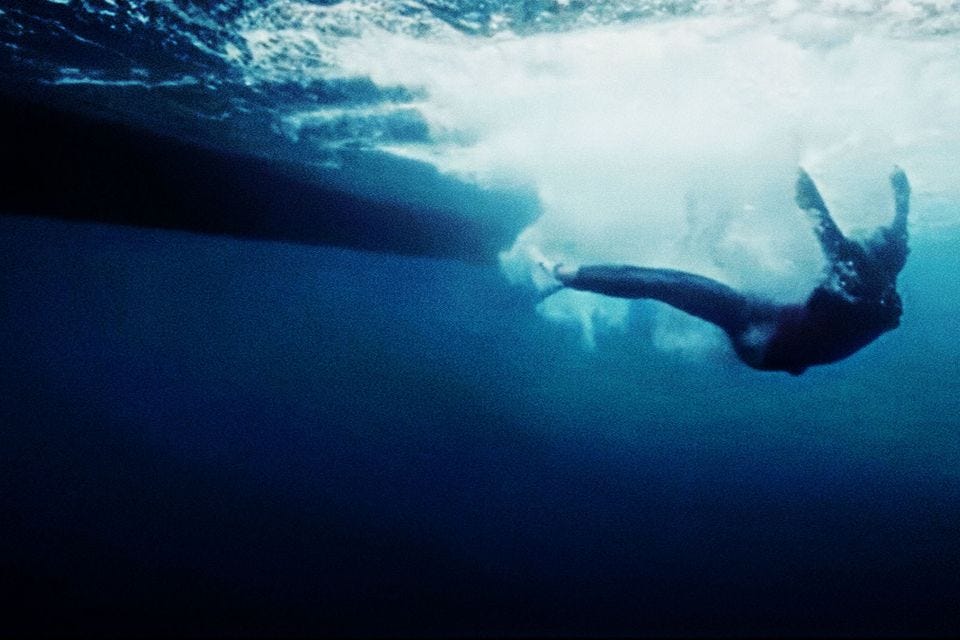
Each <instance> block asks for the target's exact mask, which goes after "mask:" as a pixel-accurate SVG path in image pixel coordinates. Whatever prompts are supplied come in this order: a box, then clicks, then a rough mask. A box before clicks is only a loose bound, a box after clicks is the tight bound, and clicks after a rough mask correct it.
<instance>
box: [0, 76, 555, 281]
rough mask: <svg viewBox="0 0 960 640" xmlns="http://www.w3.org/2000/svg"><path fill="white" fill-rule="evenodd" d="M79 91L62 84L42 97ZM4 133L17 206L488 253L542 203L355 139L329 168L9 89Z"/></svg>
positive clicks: (248, 233) (98, 217) (214, 230)
mask: <svg viewBox="0 0 960 640" xmlns="http://www.w3.org/2000/svg"><path fill="white" fill-rule="evenodd" d="M46 93H47V94H51V91H50V89H47V90H46ZM76 98H77V96H76V95H73V94H71V93H63V94H61V93H59V92H55V91H54V92H52V94H51V95H44V96H43V98H42V100H43V101H44V103H49V102H53V103H54V104H57V103H60V102H66V103H68V104H69V100H70V99H76ZM87 108H88V109H89V108H90V107H89V106H88V107H87ZM0 141H2V148H3V152H4V156H5V157H4V162H5V169H4V174H3V180H2V184H3V188H2V189H0V211H3V212H6V213H17V214H26V215H36V216H43V217H54V218H63V219H68V220H87V221H97V222H107V223H112V224H121V225H132V226H141V227H156V228H164V229H183V230H187V231H195V232H200V233H207V234H218V235H230V236H236V237H243V238H258V239H268V240H279V241H284V242H295V243H302V244H321V245H337V246H344V247H350V248H354V249H364V250H369V251H376V252H382V253H398V254H406V255H425V256H433V257H444V258H456V259H461V260H466V261H469V262H482V263H492V262H494V261H495V260H496V257H497V254H498V252H499V251H501V250H503V249H505V248H507V247H509V245H510V244H511V242H512V241H513V239H514V238H515V237H516V236H517V234H518V233H519V232H520V230H521V229H523V227H524V226H526V225H527V224H529V223H530V222H531V221H532V220H533V219H534V218H536V216H537V215H539V210H538V204H537V201H536V198H535V197H534V196H533V195H532V194H530V193H527V192H524V191H522V190H520V191H513V192H508V191H497V190H490V189H484V188H480V187H477V186H474V185H470V184H467V183H464V182H461V181H458V180H456V179H454V178H451V177H449V176H444V175H442V174H440V173H439V172H438V171H436V170H435V169H434V168H433V167H431V166H429V165H426V164H423V163H419V162H414V161H410V160H403V159H400V158H396V157H393V156H389V155H387V154H382V153H375V152H369V151H359V150H353V151H349V150H348V151H344V152H343V153H342V154H340V160H341V161H342V165H343V166H342V167H341V168H339V169H328V168H323V167H319V166H311V165H309V164H307V163H306V162H295V161H291V160H289V159H278V157H277V156H282V155H283V154H281V153H279V152H278V153H274V149H272V148H258V149H257V153H256V154H252V153H251V154H241V153H236V152H224V151H222V150H218V149H214V148H211V147H207V146H202V145H199V144H194V143H192V142H186V141H183V140H180V139H177V138H174V137H168V136H164V135H159V134H157V133H154V132H151V131H149V130H147V129H145V128H141V127H138V126H132V125H129V124H122V123H117V122H109V121H106V120H101V119H98V118H95V117H90V116H88V115H82V114H81V113H80V109H73V110H70V111H68V110H61V109H58V108H50V107H49V106H46V104H40V103H39V102H37V101H34V100H31V99H29V98H28V99H26V100H24V99H22V97H21V98H10V97H4V96H3V95H2V94H0ZM276 144H277V147H278V149H279V148H280V147H283V140H282V139H281V138H277V139H276ZM254 146H257V147H262V146H263V142H262V141H261V143H258V144H255V145H254Z"/></svg>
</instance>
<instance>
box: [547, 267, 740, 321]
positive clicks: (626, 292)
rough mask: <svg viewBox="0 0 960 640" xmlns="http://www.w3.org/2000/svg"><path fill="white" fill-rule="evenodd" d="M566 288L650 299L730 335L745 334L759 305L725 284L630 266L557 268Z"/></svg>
mask: <svg viewBox="0 0 960 640" xmlns="http://www.w3.org/2000/svg"><path fill="white" fill-rule="evenodd" d="M554 275H555V277H556V278H557V280H559V281H560V282H561V283H563V285H564V286H566V287H569V288H571V289H579V290H580V291H592V292H594V293H601V294H603V295H607V296H614V297H617V298H649V299H652V300H659V301H660V302H665V303H667V304H669V305H670V306H672V307H676V308H677V309H680V310H681V311H684V312H686V313H689V314H690V315H693V316H696V317H698V318H701V319H703V320H706V321H707V322H711V323H713V324H715V325H717V326H718V327H720V328H721V329H724V330H725V331H727V332H728V333H737V332H738V331H741V330H743V328H744V327H745V326H746V324H747V323H748V322H749V321H750V320H751V317H750V316H751V314H752V313H753V312H754V311H755V310H756V308H757V305H756V303H755V302H752V301H751V300H750V299H749V298H747V296H745V295H743V294H742V293H739V292H737V291H735V290H733V289H731V288H730V287H728V286H727V285H725V284H721V283H719V282H717V281H716V280H711V279H709V278H705V277H703V276H698V275H695V274H692V273H686V272H684V271H674V270H673V269H648V268H644V267H634V266H629V265H592V266H586V267H580V268H579V269H571V268H568V267H564V266H563V265H561V266H558V267H557V268H556V269H555V270H554Z"/></svg>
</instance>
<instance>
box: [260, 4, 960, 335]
mask: <svg viewBox="0 0 960 640" xmlns="http://www.w3.org/2000/svg"><path fill="white" fill-rule="evenodd" d="M761 4H762V7H761V9H760V10H758V9H757V8H756V7H755V8H754V9H751V10H743V9H739V10H737V11H732V10H731V11H729V12H726V13H725V12H724V11H722V10H719V9H716V7H715V10H714V12H713V13H712V14H711V15H707V16H700V17H687V18H680V19H673V20H668V21H662V22H656V23H644V24H632V25H622V26H606V27H595V28H590V29H583V30H574V31H571V32H567V33H547V34H540V35H535V36H529V37H516V36H509V35H503V34H501V35H500V36H498V37H495V38H487V39H478V38H471V37H468V36H465V35H462V34H459V33H456V32H453V31H451V30H444V29H442V28H440V27H437V28H434V29H433V30H432V33H433V34H434V35H433V36H430V37H412V36H411V35H409V33H408V32H407V31H396V30H389V29H384V28H382V27H379V26H366V27H363V28H359V29H358V30H357V31H355V32H354V33H353V34H352V35H351V37H349V38H345V39H341V40H338V41H337V42H336V43H335V44H336V46H331V45H330V42H329V41H328V40H323V41H322V42H323V47H322V54H323V55H322V56H319V57H318V58H317V59H318V60H322V64H323V66H329V67H332V68H334V69H335V73H336V74H337V75H342V76H363V77H369V78H371V79H372V80H373V81H374V82H376V83H377V84H380V85H383V86H396V85H404V86H407V87H410V88H415V89H417V90H418V92H419V93H418V95H421V94H422V96H423V98H422V99H420V100H419V101H418V103H417V109H418V110H419V112H420V114H421V115H422V116H423V118H424V119H425V120H426V122H427V123H428V124H429V127H430V131H431V135H432V138H433V142H432V143H431V144H419V145H418V144H410V145H404V146H397V145H394V146H392V147H390V149H391V150H393V151H394V152H396V153H402V154H404V155H408V156H413V157H417V158H420V159H424V160H428V161H430V162H432V163H434V164H435V165H437V166H438V167H439V168H441V169H442V170H444V171H448V172H452V173H456V174H459V175H461V176H464V177H466V178H469V179H472V180H476V181H480V182H487V183H506V182H511V181H521V182H524V183H526V184H530V185H533V186H534V187H535V189H536V190H537V192H538V194H539V195H540V198H541V200H542V203H543V208H544V215H543V217H542V218H541V219H540V220H538V221H537V222H536V223H534V225H533V226H532V227H531V228H529V229H527V230H526V231H525V232H524V233H523V234H521V235H520V236H519V237H518V238H517V242H516V245H515V246H514V247H513V249H511V250H509V251H507V252H505V253H504V255H503V266H504V271H505V273H506V274H507V275H508V277H509V278H510V279H511V280H513V281H527V282H529V281H531V280H532V278H533V275H532V273H533V269H534V268H536V265H535V263H534V262H533V261H532V260H530V258H529V256H530V253H531V252H530V251H529V248H530V246H531V245H533V246H535V247H536V248H537V250H539V251H542V252H543V253H544V254H546V255H547V256H549V257H550V258H552V259H554V260H559V261H567V262H575V263H590V262H629V263H634V264H641V265H647V266H663V267H673V268H680V269H687V270H691V271H696V272H698V273H702V274H704V275H707V276H711V277H715V278H718V279H720V280H722V281H724V282H727V283H730V284H732V285H735V286H738V287H744V288H748V289H753V290H758V291H762V292H763V293H765V294H767V295H770V296H773V297H777V298H782V299H789V298H799V297H801V296H802V295H803V294H804V293H805V292H806V291H808V290H809V288H810V287H811V286H812V284H813V283H814V282H815V280H816V278H817V277H818V273H819V269H820V267H821V258H820V255H819V250H818V248H817V246H816V243H815V241H814V239H813V236H812V234H811V233H810V229H809V227H808V225H807V222H806V221H805V220H804V218H803V217H802V215H801V214H800V213H799V212H798V211H797V210H796V207H795V205H794V204H793V193H792V190H793V183H794V179H795V172H796V168H797V166H798V165H803V166H805V167H806V168H807V169H808V170H809V171H810V173H811V174H812V175H813V177H814V179H815V180H816V181H817V182H818V184H819V185H820V187H821V190H822V192H823V195H824V197H825V199H826V200H827V203H828V205H830V206H831V208H832V210H833V212H834V215H835V217H836V219H837V220H838V222H839V223H840V225H841V226H842V227H844V228H846V229H851V228H856V227H869V226H874V225H878V224H882V223H884V222H886V220H887V219H888V217H889V215H890V212H891V208H892V199H891V195H890V190H889V185H888V183H887V175H888V173H889V171H890V169H891V167H892V166H893V165H894V164H900V165H901V166H903V167H904V168H905V169H906V171H907V173H908V174H909V176H910V178H911V181H912V183H913V185H914V195H915V199H914V204H915V207H914V215H913V217H912V225H913V229H914V232H916V233H923V232H924V230H925V229H931V228H935V227H937V226H940V225H945V224H949V225H955V224H957V223H960V214H958V212H957V211H958V208H957V206H956V205H957V204H958V203H960V169H958V167H957V163H956V161H955V158H956V157H958V151H960V81H958V80H957V79H958V78H960V55H958V54H960V39H958V38H957V36H956V35H954V36H950V37H932V36H926V35H925V29H924V24H923V23H917V24H916V25H915V26H916V28H915V29H914V31H913V32H911V33H906V34H905V28H906V27H905V25H906V26H910V25H913V24H914V23H916V22H917V21H918V20H919V19H920V18H919V16H920V15H921V14H922V15H926V13H924V12H926V11H927V10H926V8H925V5H922V4H918V3H910V2H905V1H904V0H897V1H894V2H869V1H846V0H844V1H840V0H834V1H833V2H820V3H818V4H817V5H816V10H807V9H805V8H804V7H805V5H804V4H802V3H797V2H791V1H789V0H784V1H781V2H774V3H770V2H766V3H761ZM311 10H312V11H315V10H316V8H314V9H311ZM937 19H942V16H940V15H939V14H938V16H937ZM438 33H440V34H442V37H440V36H437V35H436V34H438ZM314 35H316V34H314ZM271 38H273V37H272V36H271V37H270V38H264V37H263V36H262V34H261V36H258V40H257V42H259V43H261V45H262V43H264V42H271V41H273V40H272V39H271ZM274 39H275V38H274ZM258 46H260V45H258ZM264 51H266V50H263V51H262V52H261V53H262V54H263V55H267V54H266V53H264ZM289 62H290V61H289V60H287V62H286V63H285V64H288V63H289ZM303 73H304V74H309V73H311V70H310V69H306V70H304V71H303ZM324 73H333V72H331V71H330V70H329V69H327V70H326V71H324ZM945 205H947V206H945ZM542 309H543V312H544V314H545V315H546V316H548V317H551V318H557V319H563V320H567V321H572V322H577V323H579V324H581V325H582V326H583V329H584V335H585V336H586V340H587V342H592V340H593V335H594V330H595V325H597V324H598V323H599V324H613V325H616V324H622V323H623V321H624V318H625V317H626V311H625V304H624V302H623V301H619V300H611V299H608V298H602V297H600V296H594V295H589V294H579V293H574V292H567V293H566V294H564V295H557V296H553V297H551V298H550V299H549V300H548V301H547V302H546V303H545V304H544V305H542ZM666 317H668V319H669V317H673V316H670V315H669V314H667V316H666ZM688 330H689V328H688V327H684V328H683V331H684V332H687V331H688ZM701 338H702V336H700V337H697V338H696V340H693V339H692V340H689V341H686V342H685V343H684V344H693V343H697V344H699V343H700V342H704V341H703V340H701ZM661 342H663V343H664V344H673V343H674V342H676V341H672V340H671V339H667V338H663V339H662V340H661ZM681 342H683V341H681ZM706 342H710V341H709V340H708V341H706Z"/></svg>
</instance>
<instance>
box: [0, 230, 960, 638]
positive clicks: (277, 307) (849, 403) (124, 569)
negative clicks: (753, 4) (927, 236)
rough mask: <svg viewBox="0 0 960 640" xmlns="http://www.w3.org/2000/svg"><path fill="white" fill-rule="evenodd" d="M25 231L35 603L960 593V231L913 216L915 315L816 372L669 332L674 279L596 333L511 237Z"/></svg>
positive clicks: (534, 607) (759, 600)
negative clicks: (932, 231) (487, 247)
mask: <svg viewBox="0 0 960 640" xmlns="http://www.w3.org/2000/svg"><path fill="white" fill-rule="evenodd" d="M2 230H3V234H2V237H3V244H4V247H3V252H2V255H3V256H4V258H3V294H4V297H3V305H4V311H5V312H4V314H3V316H2V317H3V335H4V336H5V339H4V341H3V343H2V344H3V351H4V353H3V362H4V363H5V365H4V367H3V378H2V384H3V389H4V397H5V398H6V400H5V402H4V403H3V412H4V424H5V428H4V432H3V433H4V436H3V442H4V444H3V451H4V458H5V459H4V469H5V476H4V477H5V478H7V481H6V482H7V483H8V484H7V486H8V487H9V488H11V489H13V491H10V492H5V493H4V502H5V503H6V507H5V508H6V509H7V510H8V513H15V514H17V517H15V518H14V519H13V520H11V521H8V524H7V525H6V527H7V528H8V531H9V533H10V535H11V539H13V540H15V541H16V544H15V547H16V548H17V549H18V553H17V555H16V556H15V557H13V558H11V557H9V556H8V557H7V558H6V559H5V563H6V566H7V567H8V570H9V572H8V580H7V585H8V587H9V586H11V584H12V586H13V588H14V590H15V592H16V593H17V594H19V596H20V597H21V598H23V599H24V600H25V601H26V602H27V603H28V604H29V605H33V606H37V600H38V598H37V593H43V594H44V596H45V597H44V599H43V600H42V602H45V603H46V604H44V606H45V607H46V606H49V607H52V609H53V610H54V611H57V612H59V613H58V618H57V620H56V621H54V622H51V621H36V620H34V622H33V624H35V625H38V626H35V627H33V628H35V629H55V630H58V631H64V630H67V631H69V630H77V629H90V628H93V629H105V630H108V631H109V630H111V629H115V630H126V629H130V628H146V629H150V630H155V629H159V630H170V631H183V630H197V629H200V630H208V631H210V632H227V633H239V632H250V633H265V632H270V633H276V632H287V633H300V632H302V631H303V630H305V629H310V630H319V632H329V633H333V632H340V633H352V634H355V633H361V634H363V633H374V634H382V633H405V634H406V633H416V634H423V633H430V634H433V633H439V634H451V633H452V634H462V633H468V634H473V633H483V634H490V633H494V634H502V633H510V634H515V633H550V634H555V633H563V634H569V633H586V634H590V635H595V634H611V633H628V634H649V633H654V634H664V633H708V634H716V633H735V634H742V633H747V634H753V633H790V632H799V633H805V634H808V633H830V634H834V633H857V634H859V633H906V632H923V633H945V634H946V633H950V632H951V631H952V629H953V628H954V627H955V625H956V623H957V618H956V611H957V609H956V607H954V606H953V604H954V602H955V598H956V595H957V593H958V588H960V584H958V577H957V576H958V575H960V573H958V572H957V569H958V567H957V558H958V557H960V555H958V536H957V533H958V524H960V523H958V519H957V513H958V511H957V505H958V501H960V477H958V474H957V466H956V460H957V456H958V454H960V429H958V425H957V422H956V419H955V417H954V416H955V415H957V408H958V407H957V394H956V393H955V389H956V375H957V362H958V358H957V350H956V345H955V344H954V341H953V336H952V330H951V328H950V323H949V322H948V323H946V324H945V322H944V319H945V318H949V316H950V310H951V309H952V307H953V305H954V303H953V300H954V299H955V298H954V296H955V295H956V286H955V285H953V284H952V279H951V278H949V277H948V276H949V274H952V273H954V271H955V269H956V267H957V264H956V262H957V260H956V255H957V254H956V252H955V251H951V248H952V247H955V246H956V243H957V241H958V239H957V238H950V237H945V238H942V239H939V240H937V241H932V242H928V243H920V244H916V245H915V247H914V253H913V255H912V262H911V263H910V265H909V266H908V268H907V270H906V271H905V272H904V274H903V277H902V290H903V293H904V299H905V301H906V305H907V311H906V314H905V316H904V323H903V326H902V327H901V328H900V329H898V330H897V331H895V332H893V333H891V334H888V335H887V336H885V337H884V338H882V339H881V340H879V341H878V342H877V343H876V344H874V345H872V346H870V347H868V348H867V349H865V350H864V351H863V352H861V353H859V354H857V355H855V356H853V357H852V358H850V359H848V360H846V361H843V362H841V363H838V364H837V365H835V366H832V367H825V368H816V369H813V370H811V371H810V372H808V373H807V374H805V375H803V376H801V377H798V378H794V377H791V376H787V375H780V374H760V373H756V372H754V371H752V370H749V369H747V368H745V367H743V366H742V365H740V364H739V363H737V362H736V361H735V360H734V359H733V357H732V356H731V355H729V354H724V353H718V354H716V355H715V356H714V357H711V358H696V359H692V358H687V359H684V358H682V357H679V356H677V354H675V353H664V352H663V351H661V350H658V349H656V348H654V347H652V346H650V343H649V340H648V339H646V338H647V335H648V333H649V331H650V328H651V323H652V321H653V319H652V315H651V314H652V312H653V311H654V308H653V307H652V305H647V304H637V305H635V307H634V309H633V312H632V314H631V320H630V329H629V331H627V332H624V333H618V334H613V335H602V336H600V337H598V340H597V346H596V349H595V350H593V351H587V350H584V349H583V348H582V342H581V340H580V336H579V334H578V330H577V329H576V327H573V326H567V327H561V326H556V325H552V324H550V323H546V322H544V320H543V318H541V317H539V316H538V315H537V314H536V312H535V311H534V309H533V307H532V306H531V305H530V300H529V298H527V297H525V296H523V295H519V294H518V293H517V290H516V289H513V288H511V287H509V286H505V285H504V283H503V282H502V280H501V278H500V275H499V273H498V271H497V269H496V268H495V267H477V266H468V265H463V264H460V263H456V262H451V261H435V260H430V259H411V258H399V257H391V256H382V255H375V254H363V253H355V252H351V251H348V250H338V249H314V248H292V247H289V246H284V245H278V244H271V243H257V242H252V241H235V240H226V239H210V238H204V237H199V236H191V235H187V234H175V233H170V232H151V231H142V230H122V229H119V228H111V227H100V226H91V225H70V224H64V223H55V222H39V221H34V220H29V219H22V218H5V219H4V220H3V227H2ZM438 311H439V313H438ZM11 576H12V579H11ZM27 611H28V612H29V611H30V609H29V608H28V609H27ZM24 619H25V620H29V616H26V615H25V616H24ZM74 625H77V626H74Z"/></svg>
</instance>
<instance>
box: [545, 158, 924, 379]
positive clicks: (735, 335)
mask: <svg viewBox="0 0 960 640" xmlns="http://www.w3.org/2000/svg"><path fill="white" fill-rule="evenodd" d="M890 184H891V185H892V187H893V195H894V209H895V213H894V218H893V222H892V223H891V224H890V225H889V226H886V227H881V228H879V229H877V231H876V232H875V233H874V234H873V236H871V237H870V238H869V239H868V240H866V241H864V242H862V243H861V242H857V241H855V240H851V239H849V238H847V237H845V236H844V235H843V233H842V232H841V231H840V229H839V228H838V227H837V225H836V223H835V222H834V221H833V218H831V217H830V212H829V211H828V210H827V207H826V205H825V204H824V202H823V198H822V197H821V196H820V193H819V192H818V191H817V187H816V185H815V184H814V183H813V180H812V179H811V178H810V176H809V175H807V173H806V172H805V171H803V170H802V169H801V170H800V174H799V177H798V178H797V195H796V201H797V205H798V206H799V207H800V209H802V210H804V211H806V212H807V213H808V214H809V215H810V216H811V217H812V218H813V219H814V221H815V223H816V228H815V231H816V235H817V238H818V239H819V240H820V245H821V246H822V247H823V252H824V254H825V255H826V258H827V263H828V264H827V269H826V275H825V277H824V279H823V280H822V281H821V283H820V284H819V285H817V287H816V288H815V289H814V290H813V292H812V293H811V294H810V296H809V297H808V298H807V300H806V301H805V302H803V303H799V304H777V303H775V302H772V301H769V300H765V299H762V298H758V297H753V296H750V295H747V294H744V293H741V292H739V291H736V290H734V289H732V288H730V287H728V286H727V285H725V284H721V283H719V282H717V281H715V280H711V279H709V278H705V277H703V276H698V275H694V274H691V273H685V272H683V271H675V270H672V269H651V268H645V267H635V266H630V265H590V266H582V267H579V268H573V267H567V266H565V265H562V264H561V265H547V264H545V263H541V264H542V265H543V266H544V268H547V269H548V270H549V271H550V272H551V273H552V275H553V277H554V278H556V279H557V281H559V283H560V285H559V287H558V289H559V288H563V287H567V288H570V289H578V290H581V291H592V292H594V293H601V294H604V295H607V296H615V297H618V298H650V299H653V300H660V301H661V302H665V303H667V304H669V305H671V306H673V307H676V308H677V309H680V310H681V311H685V312H686V313H689V314H691V315H694V316H696V317H698V318H702V319H703V320H706V321H707V322H711V323H713V324H715V325H717V326H718V327H720V328H721V329H723V330H724V332H726V334H727V336H729V338H730V341H731V342H732V343H733V348H734V351H736V353H737V356H739V358H740V359H741V360H742V361H743V362H745V363H746V364H747V365H749V366H751V367H753V368H755V369H760V370H763V371H788V372H790V373H791V374H793V375H799V374H801V373H803V372H804V371H805V370H806V369H807V368H808V367H810V366H811V365H817V364H826V363H830V362H836V361H837V360H841V359H843V358H846V357H847V356H849V355H851V354H853V353H854V352H856V351H858V350H860V349H862V348H863V347H865V346H866V345H868V344H869V343H871V342H873V341H874V340H875V339H876V338H877V337H879V336H880V335H881V334H882V333H885V332H887V331H890V330H891V329H895V328H896V327H897V326H899V324H900V314H901V313H902V311H903V308H902V304H901V301H900V296H899V295H897V291H896V281H897V274H899V273H900V271H901V269H903V266H904V264H906V261H907V252H908V249H907V213H908V211H909V208H910V184H909V182H908V181H907V176H906V174H905V173H904V172H903V171H902V170H901V169H899V168H896V169H895V170H894V172H893V174H892V175H891V176H890Z"/></svg>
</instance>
